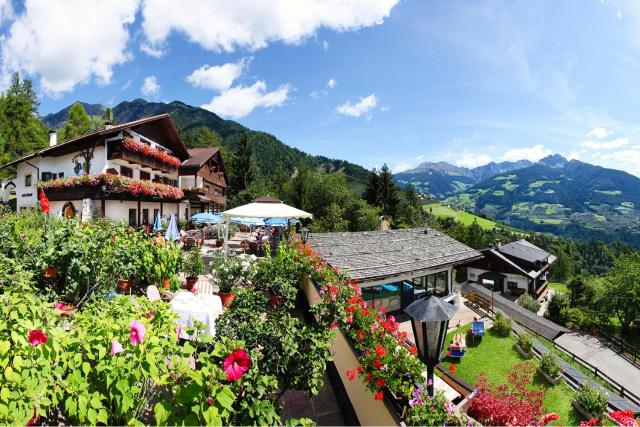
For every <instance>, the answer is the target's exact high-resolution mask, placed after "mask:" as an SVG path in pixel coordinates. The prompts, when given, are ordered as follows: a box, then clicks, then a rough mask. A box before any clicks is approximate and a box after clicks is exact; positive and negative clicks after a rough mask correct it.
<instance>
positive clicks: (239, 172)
mask: <svg viewBox="0 0 640 427" xmlns="http://www.w3.org/2000/svg"><path fill="white" fill-rule="evenodd" d="M255 176H256V165H255V158H254V157H253V152H252V150H251V146H250V145H249V139H248V137H247V134H246V133H245V134H243V135H242V136H241V137H240V142H238V145H237V146H236V150H235V152H234V156H233V176H232V177H231V192H232V193H233V194H238V193H240V192H241V191H243V190H245V189H246V188H247V187H248V186H249V185H250V184H251V182H253V180H254V179H255Z"/></svg>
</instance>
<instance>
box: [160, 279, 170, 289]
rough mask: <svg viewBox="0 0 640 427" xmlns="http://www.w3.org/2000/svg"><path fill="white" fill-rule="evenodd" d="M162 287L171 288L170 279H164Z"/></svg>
mask: <svg viewBox="0 0 640 427" xmlns="http://www.w3.org/2000/svg"><path fill="white" fill-rule="evenodd" d="M162 287H163V288H165V289H171V279H164V280H163V281H162Z"/></svg>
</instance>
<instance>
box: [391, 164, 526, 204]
mask: <svg viewBox="0 0 640 427" xmlns="http://www.w3.org/2000/svg"><path fill="white" fill-rule="evenodd" d="M529 165H531V162H529V161H528V160H519V161H517V162H501V163H496V162H491V163H488V164H486V165H483V166H478V167H476V168H473V169H469V168H465V167H460V166H455V165H452V164H450V163H447V162H438V163H431V162H425V163H421V164H420V165H418V166H417V167H416V168H414V169H411V170H408V171H404V172H399V173H397V174H395V175H394V179H395V180H396V182H397V183H398V184H399V185H400V186H403V187H404V186H407V185H409V184H411V185H413V186H414V187H415V188H416V191H419V192H420V193H423V194H428V195H432V196H435V197H437V198H444V197H448V196H451V195H453V194H456V193H460V192H463V191H465V190H467V189H469V188H471V187H472V186H473V185H474V184H477V183H479V182H481V181H483V180H485V179H487V178H490V177H492V176H495V175H498V174H501V173H505V172H509V171H512V170H517V169H521V168H524V167H527V166H529Z"/></svg>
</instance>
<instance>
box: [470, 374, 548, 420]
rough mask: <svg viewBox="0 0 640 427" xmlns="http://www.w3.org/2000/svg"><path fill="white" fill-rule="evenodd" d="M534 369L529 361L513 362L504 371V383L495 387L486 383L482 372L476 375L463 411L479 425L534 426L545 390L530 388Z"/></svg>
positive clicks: (541, 409)
mask: <svg viewBox="0 0 640 427" xmlns="http://www.w3.org/2000/svg"><path fill="white" fill-rule="evenodd" d="M534 369H535V368H534V366H533V365H532V364H531V363H521V364H519V365H515V366H513V367H512V368H511V370H510V371H509V372H508V373H507V381H508V384H503V385H498V386H494V385H490V384H489V382H488V380H487V375H486V373H482V374H480V378H479V380H478V383H477V384H476V387H477V389H478V391H477V393H476V395H475V396H474V397H473V398H472V399H471V401H470V402H469V409H468V411H467V413H468V414H469V415H470V416H472V417H473V418H475V419H476V420H478V422H480V423H481V424H483V425H492V426H499V425H517V426H527V425H536V424H537V422H536V420H538V419H539V418H541V417H542V416H543V415H544V412H545V411H544V408H543V407H542V402H543V401H544V397H545V393H546V389H535V390H531V389H530V385H531V381H532V379H533V374H534Z"/></svg>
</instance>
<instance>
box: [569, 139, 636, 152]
mask: <svg viewBox="0 0 640 427" xmlns="http://www.w3.org/2000/svg"><path fill="white" fill-rule="evenodd" d="M627 144H629V138H627V137H621V138H616V139H612V140H611V141H584V142H583V143H581V144H580V145H581V146H583V147H585V148H590V149H592V150H607V149H611V148H620V147H624V146H625V145H627Z"/></svg>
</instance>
